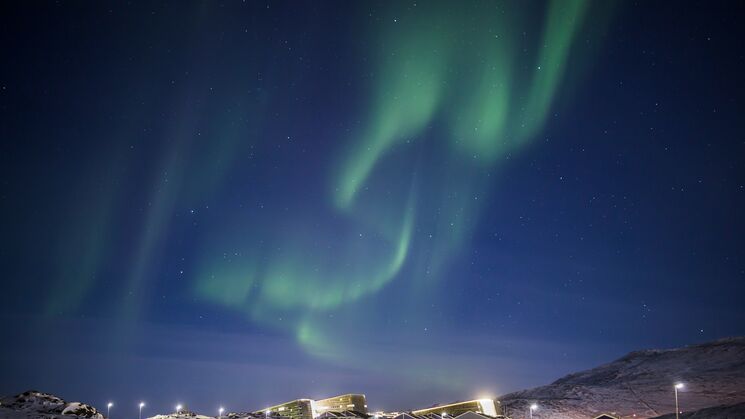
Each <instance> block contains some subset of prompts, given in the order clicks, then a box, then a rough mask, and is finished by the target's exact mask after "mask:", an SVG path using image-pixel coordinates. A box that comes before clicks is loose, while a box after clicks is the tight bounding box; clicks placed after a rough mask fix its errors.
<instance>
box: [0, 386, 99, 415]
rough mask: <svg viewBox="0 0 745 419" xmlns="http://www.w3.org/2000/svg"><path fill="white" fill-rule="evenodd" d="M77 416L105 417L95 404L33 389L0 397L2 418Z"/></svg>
mask: <svg viewBox="0 0 745 419" xmlns="http://www.w3.org/2000/svg"><path fill="white" fill-rule="evenodd" d="M77 418H90V419H104V417H103V415H102V414H100V413H98V411H97V410H96V409H95V408H94V407H93V406H89V405H87V404H84V403H80V402H69V403H68V402H66V401H64V400H62V399H60V398H59V397H57V396H53V395H51V394H47V393H41V392H38V391H33V390H29V391H26V392H24V393H21V394H18V395H16V396H11V397H6V398H4V399H0V419H77Z"/></svg>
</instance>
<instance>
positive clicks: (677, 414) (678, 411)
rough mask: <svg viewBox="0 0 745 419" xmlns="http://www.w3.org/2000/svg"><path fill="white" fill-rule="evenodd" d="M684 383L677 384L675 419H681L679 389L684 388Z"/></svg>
mask: <svg viewBox="0 0 745 419" xmlns="http://www.w3.org/2000/svg"><path fill="white" fill-rule="evenodd" d="M683 387H685V386H684V385H683V383H677V384H675V419H680V408H678V390H682V389H683Z"/></svg>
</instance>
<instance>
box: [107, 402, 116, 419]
mask: <svg viewBox="0 0 745 419" xmlns="http://www.w3.org/2000/svg"><path fill="white" fill-rule="evenodd" d="M113 405H114V403H111V402H109V403H108V404H107V405H106V418H107V419H108V418H110V417H111V406H113Z"/></svg>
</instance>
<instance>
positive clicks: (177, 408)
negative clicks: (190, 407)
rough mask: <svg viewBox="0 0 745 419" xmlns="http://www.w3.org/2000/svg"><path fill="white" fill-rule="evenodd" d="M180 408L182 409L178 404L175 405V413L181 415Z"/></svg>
mask: <svg viewBox="0 0 745 419" xmlns="http://www.w3.org/2000/svg"><path fill="white" fill-rule="evenodd" d="M182 407H183V406H181V405H180V404H177V405H176V413H181V408H182Z"/></svg>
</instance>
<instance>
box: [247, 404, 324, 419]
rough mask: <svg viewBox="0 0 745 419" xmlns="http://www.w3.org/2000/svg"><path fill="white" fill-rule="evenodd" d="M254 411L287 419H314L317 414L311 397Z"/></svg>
mask: <svg viewBox="0 0 745 419" xmlns="http://www.w3.org/2000/svg"><path fill="white" fill-rule="evenodd" d="M254 413H257V414H260V413H264V414H266V415H267V416H270V415H271V416H276V415H279V416H281V417H283V418H287V419H313V418H314V417H315V416H316V415H314V414H313V400H311V399H297V400H292V401H289V402H285V403H282V404H278V405H275V406H270V407H267V408H264V409H262V410H260V411H257V412H254Z"/></svg>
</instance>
